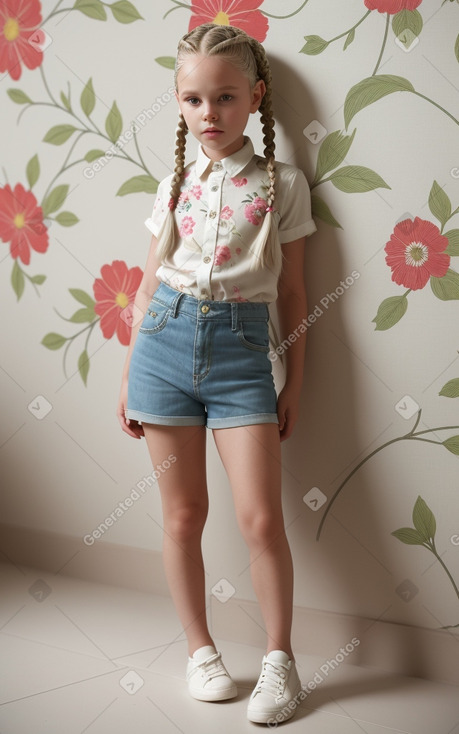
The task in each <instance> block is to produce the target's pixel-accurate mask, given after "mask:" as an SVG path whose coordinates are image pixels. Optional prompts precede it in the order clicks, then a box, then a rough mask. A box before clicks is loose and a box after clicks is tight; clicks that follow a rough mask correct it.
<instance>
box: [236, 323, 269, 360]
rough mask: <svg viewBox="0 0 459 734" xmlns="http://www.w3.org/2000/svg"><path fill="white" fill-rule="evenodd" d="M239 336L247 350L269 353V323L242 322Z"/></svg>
mask: <svg viewBox="0 0 459 734" xmlns="http://www.w3.org/2000/svg"><path fill="white" fill-rule="evenodd" d="M238 336H239V340H240V341H241V343H242V344H243V345H244V346H245V347H246V348H247V349H253V350H255V351H257V352H266V353H268V352H269V334H268V322H267V321H242V323H241V328H240V330H239V333H238Z"/></svg>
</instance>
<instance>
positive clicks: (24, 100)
mask: <svg viewBox="0 0 459 734" xmlns="http://www.w3.org/2000/svg"><path fill="white" fill-rule="evenodd" d="M6 93H7V94H8V97H9V98H10V99H11V101H12V102H15V103H16V104H29V103H32V100H31V99H30V97H28V96H27V94H26V93H25V92H23V91H22V89H7V90H6Z"/></svg>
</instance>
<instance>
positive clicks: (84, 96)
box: [80, 77, 96, 117]
mask: <svg viewBox="0 0 459 734" xmlns="http://www.w3.org/2000/svg"><path fill="white" fill-rule="evenodd" d="M80 104H81V109H82V110H83V112H84V113H85V115H86V116H87V117H89V115H90V114H91V112H92V111H93V109H94V107H95V106H96V95H95V94H94V87H93V85H92V77H91V78H90V79H89V80H88V82H87V84H86V86H85V88H84V89H83V91H82V92H81V97H80Z"/></svg>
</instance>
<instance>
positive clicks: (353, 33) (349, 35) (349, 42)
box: [343, 28, 355, 51]
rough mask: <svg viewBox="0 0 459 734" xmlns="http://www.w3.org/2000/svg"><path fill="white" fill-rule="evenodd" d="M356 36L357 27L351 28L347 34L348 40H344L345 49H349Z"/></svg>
mask: <svg viewBox="0 0 459 734" xmlns="http://www.w3.org/2000/svg"><path fill="white" fill-rule="evenodd" d="M354 38H355V28H351V30H350V31H349V33H348V34H347V36H346V41H345V42H344V46H343V51H345V50H346V49H347V47H348V46H349V45H350V44H351V43H352V41H353V40H354Z"/></svg>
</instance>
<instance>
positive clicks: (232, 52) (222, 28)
mask: <svg viewBox="0 0 459 734" xmlns="http://www.w3.org/2000/svg"><path fill="white" fill-rule="evenodd" d="M198 53H199V54H203V55H204V56H218V57H219V58H221V59H222V60H224V61H228V62H229V63H231V64H233V66H235V67H236V68H238V69H239V70H240V71H241V72H242V73H243V74H244V75H245V76H247V78H248V79H249V83H250V86H251V88H253V87H254V85H255V84H256V83H257V81H258V80H260V79H262V80H263V82H264V84H265V87H266V92H265V94H264V96H263V98H262V100H261V103H260V106H259V108H258V111H259V112H260V120H261V123H262V126H263V127H262V130H263V143H264V146H265V148H264V156H265V159H266V171H267V173H268V177H269V187H268V191H267V197H266V202H267V208H266V212H265V216H264V221H263V225H262V227H261V230H260V232H259V234H258V237H257V238H256V241H255V244H254V247H253V248H252V254H253V257H252V264H251V268H252V269H257V268H259V267H261V266H262V265H265V266H267V267H271V268H273V269H274V270H279V269H280V265H281V260H282V256H281V252H280V248H279V247H278V243H277V241H276V238H275V237H274V236H273V226H272V220H273V214H272V212H273V205H274V199H275V183H276V173H275V158H274V150H275V143H274V118H273V112H272V85H271V70H270V67H269V63H268V59H267V57H266V53H265V50H264V48H263V46H262V45H261V43H259V42H258V41H257V40H256V39H255V38H252V37H251V36H249V35H247V33H245V32H244V31H243V30H241V29H240V28H235V27H233V26H230V25H216V24H214V23H205V24H203V25H200V26H198V27H197V28H195V29H194V30H192V31H190V32H189V33H187V34H186V35H185V36H183V38H181V39H180V41H179V44H178V48H177V58H176V63H175V73H174V83H175V88H176V89H177V75H178V73H179V71H180V69H181V67H182V65H183V63H184V62H185V61H186V59H187V57H189V56H192V55H195V54H198ZM187 133H188V127H187V124H186V122H185V119H184V117H183V115H182V114H180V115H179V122H178V127H177V135H176V147H175V167H174V174H173V176H172V182H171V189H170V199H169V202H168V207H169V211H168V212H167V214H166V217H165V220H164V222H163V225H162V227H161V230H160V232H159V234H158V248H157V255H158V258H159V259H160V260H162V259H164V258H166V257H167V256H168V255H171V254H172V253H173V252H174V250H175V247H176V241H177V232H176V229H177V228H176V225H175V218H174V215H173V211H174V209H175V207H176V206H177V201H178V198H179V196H180V188H181V185H182V180H183V174H184V170H185V148H186V135H187Z"/></svg>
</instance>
